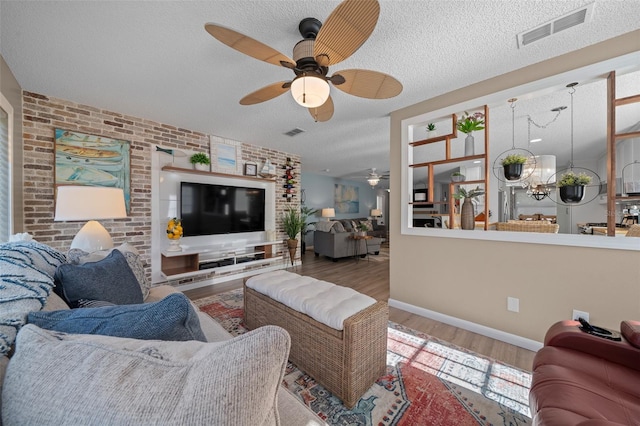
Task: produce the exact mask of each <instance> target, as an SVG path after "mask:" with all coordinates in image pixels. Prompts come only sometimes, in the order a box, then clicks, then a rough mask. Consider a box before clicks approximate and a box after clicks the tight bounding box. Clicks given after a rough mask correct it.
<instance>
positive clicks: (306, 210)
mask: <svg viewBox="0 0 640 426" xmlns="http://www.w3.org/2000/svg"><path fill="white" fill-rule="evenodd" d="M317 212H318V210H317V209H312V208H311V207H307V206H302V207H300V216H301V218H302V229H301V230H300V235H301V236H302V243H301V246H302V247H301V249H302V254H304V253H305V251H306V250H307V243H306V241H305V237H306V236H307V233H309V232H310V230H309V229H308V228H307V227H308V226H309V225H311V224H312V223H307V218H308V217H309V216H311V215H314V214H316V213H317ZM314 223H315V222H314Z"/></svg>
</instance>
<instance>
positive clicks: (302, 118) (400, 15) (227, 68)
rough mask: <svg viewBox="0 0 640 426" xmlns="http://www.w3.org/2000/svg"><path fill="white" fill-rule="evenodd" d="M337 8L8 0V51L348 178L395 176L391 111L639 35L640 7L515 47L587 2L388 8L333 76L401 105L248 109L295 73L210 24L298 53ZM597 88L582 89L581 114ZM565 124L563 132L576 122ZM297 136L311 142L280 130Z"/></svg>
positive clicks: (617, 7)
mask: <svg viewBox="0 0 640 426" xmlns="http://www.w3.org/2000/svg"><path fill="white" fill-rule="evenodd" d="M339 3H340V2H338V1H300V0H291V1H290V0H278V1H247V0H232V1H206V2H204V1H129V2H120V1H4V0H2V1H0V53H1V54H2V56H3V57H4V59H5V61H6V62H7V63H8V64H9V67H10V68H11V69H12V71H13V73H14V74H15V75H16V78H17V79H18V81H19V82H20V84H21V85H22V87H23V88H24V89H25V90H29V91H34V92H39V93H43V94H47V95H50V96H55V97H59V98H63V99H69V100H72V101H75V102H80V103H83V104H88V105H94V106H97V107H101V108H106V109H109V110H114V111H118V112H122V113H125V114H129V115H133V116H138V117H144V118H148V119H151V120H156V121H159V122H163V123H167V124H172V125H176V126H179V127H183V128H188V129H193V130H197V131H201V132H205V133H210V134H214V135H219V136H222V137H225V138H229V139H234V140H241V141H245V142H248V143H252V144H256V145H262V146H267V147H272V148H275V149H280V150H283V151H288V152H293V153H298V154H300V155H301V156H302V158H303V171H306V172H314V173H319V172H321V171H322V170H324V169H330V172H328V173H327V174H329V175H332V176H344V175H349V174H353V173H362V172H364V171H365V170H366V169H368V168H370V167H376V168H377V169H378V170H379V171H384V170H388V168H389V163H388V156H389V154H388V153H389V117H388V115H389V113H390V112H391V111H394V110H397V109H400V108H403V107H405V106H408V105H411V104H414V103H417V102H419V101H422V100H425V99H428V98H432V97H434V96H436V95H440V94H443V93H446V92H449V91H451V90H454V89H457V88H460V87H463V86H467V85H469V84H472V83H475V82H478V81H481V80H484V79H487V78H490V77H492V76H495V75H499V74H503V73H506V72H509V71H512V70H515V69H518V68H521V67H524V66H526V65H529V64H533V63H536V62H540V61H542V60H545V59H547V58H550V57H554V56H558V55H561V54H564V53H567V52H570V51H573V50H576V49H579V48H582V47H585V46H588V45H591V44H594V43H597V42H600V41H603V40H606V39H609V38H612V37H615V36H617V35H620V34H623V33H627V32H629V31H632V30H636V29H638V28H639V27H640V24H639V21H638V16H640V1H638V0H617V1H613V0H603V1H596V2H595V6H594V12H593V19H592V20H591V21H590V22H588V23H586V24H584V25H581V26H579V27H575V28H570V29H568V30H565V31H563V32H561V33H558V34H557V35H555V36H553V37H549V38H547V39H543V40H540V41H538V42H535V43H533V44H531V45H529V46H527V47H526V48H523V49H518V47H517V43H516V34H518V33H521V32H523V31H526V30H530V29H533V28H535V27H536V26H538V25H540V24H542V23H545V22H547V21H549V20H552V19H554V18H557V17H559V16H561V15H563V14H566V13H568V12H571V11H573V10H575V9H577V8H579V7H581V6H584V5H586V4H588V3H590V2H589V1H584V0H562V1H550V0H548V1H541V0H537V1H534V0H511V1H507V0H504V1H484V0H476V1H455V0H432V1H427V0H419V1H410V0H406V1H401V0H381V1H380V3H381V11H380V19H379V21H378V24H377V26H376V28H375V30H374V31H373V34H372V35H371V37H370V38H369V40H367V41H366V42H365V43H364V44H363V45H362V47H360V49H359V50H358V51H356V52H355V54H353V55H352V56H351V57H350V58H348V59H347V60H345V61H344V62H341V63H339V64H337V65H335V66H333V67H331V70H330V73H331V74H333V73H335V72H336V71H339V70H341V69H351V68H363V69H371V70H375V71H380V72H384V73H388V74H391V75H392V76H394V77H395V78H397V79H398V80H399V81H400V82H401V83H402V84H403V86H404V90H403V92H402V93H401V94H400V95H399V96H397V97H395V98H392V99H387V100H369V99H362V98H357V97H354V96H350V95H348V94H346V93H343V92H341V91H339V90H336V89H335V88H333V89H332V91H331V94H332V97H333V100H334V104H335V114H334V116H333V118H332V119H331V120H330V121H328V122H325V123H315V122H314V121H313V120H312V119H311V117H310V115H309V113H308V112H307V111H306V110H305V109H304V108H302V107H299V106H297V104H295V102H294V101H293V99H292V98H291V96H290V95H288V94H285V95H282V96H280V97H278V98H275V99H273V100H271V101H268V102H265V103H262V104H258V105H253V106H241V105H239V103H238V101H239V100H240V99H241V98H242V97H244V96H245V95H247V94H248V93H250V92H253V91H254V90H257V89H259V88H261V87H263V86H266V85H268V84H270V83H274V82H277V81H284V80H290V79H291V77H292V72H291V71H290V70H288V69H286V68H281V67H276V66H273V65H269V64H267V63H264V62H260V61H258V60H256V59H253V58H250V57H248V56H245V55H243V54H241V53H239V52H237V51H235V50H233V49H230V48H229V47H227V46H225V45H223V44H222V43H220V42H219V41H217V40H215V39H214V38H212V37H211V36H210V35H209V34H208V33H207V32H206V31H205V30H204V24H205V23H206V22H215V23H218V24H222V25H224V26H226V27H229V28H233V29H235V30H236V31H239V32H241V33H243V34H246V35H249V36H250V37H252V38H254V39H256V40H259V41H261V42H263V43H265V44H267V45H269V46H271V47H273V48H275V49H276V50H279V51H280V52H282V53H284V54H285V55H287V56H291V55H292V49H293V46H294V44H295V43H296V42H298V41H299V40H300V39H301V36H300V34H299V33H298V31H297V27H298V23H299V21H300V20H301V19H303V18H305V17H315V18H318V19H320V20H321V21H324V20H325V19H326V18H327V17H328V16H329V14H330V13H331V11H332V10H333V9H334V8H335V7H336V6H337V5H338V4H339ZM627 80H628V81H629V84H630V85H632V86H633V85H636V83H639V82H640V80H638V78H637V76H635V77H632V78H627ZM638 86H640V83H639V84H638ZM578 90H579V91H578V92H577V94H576V104H577V103H578V98H577V96H578V94H579V93H580V90H581V89H580V88H579V89H578ZM590 92H591V90H584V91H583V93H584V95H583V96H584V97H583V100H582V102H585V105H589V103H588V102H587V99H586V98H585V97H586V96H587V94H588V93H590ZM555 95H556V96H558V97H557V98H556V97H554V95H553V94H550V95H547V97H545V98H543V99H538V100H531V101H529V102H531V104H526V103H523V104H522V105H519V106H518V107H519V108H521V109H519V110H518V112H519V116H520V118H522V117H524V116H525V115H526V114H534V113H536V112H537V113H539V114H540V116H539V117H535V116H534V119H536V118H537V119H538V120H539V121H540V122H543V121H545V119H546V118H548V116H543V115H544V112H545V111H548V110H550V109H551V108H552V107H555V106H558V105H559V104H564V105H568V103H569V97H568V94H567V92H566V91H563V92H559V93H556V94H555ZM505 108H506V109H504V111H503V112H502V113H500V112H499V111H497V112H496V113H495V114H494V113H493V112H492V119H493V120H492V129H494V130H492V131H497V130H495V129H498V128H499V126H498V125H497V123H498V119H500V118H502V119H505V117H506V124H505V126H506V127H505V130H504V132H505V133H504V135H505V137H504V138H495V137H492V138H493V139H494V140H497V139H506V140H507V141H508V142H507V145H508V146H506V147H505V149H507V148H509V147H510V145H511V122H510V118H511V113H510V110H509V109H508V108H507V107H505ZM525 109H526V110H527V113H526V114H525V112H524V111H525ZM587 116H588V114H587ZM567 117H568V114H564V116H563V117H562V119H563V120H565V121H564V123H563V124H562V126H561V125H560V123H558V128H560V127H563V128H565V129H566V128H567V127H568V126H567V124H566V123H567V121H566V119H567ZM581 117H583V116H582V115H581ZM600 117H601V115H600V114H598V120H600ZM636 117H637V114H636ZM538 120H537V121H538ZM602 120H604V117H603V116H602ZM558 121H559V122H560V120H558ZM591 121H593V120H591ZM596 121H597V120H596ZM636 121H637V120H636ZM554 125H555V124H554ZM296 127H299V128H301V129H304V130H305V133H302V134H300V135H298V136H296V137H294V138H291V137H288V136H285V135H284V134H283V133H285V132H287V131H289V130H291V129H293V128H296ZM576 127H577V128H578V127H579V128H580V129H581V131H584V137H582V135H581V136H580V137H576V139H579V140H582V139H585V138H591V139H593V137H592V135H591V134H593V133H595V132H594V131H593V130H591V132H590V133H589V129H590V128H589V124H588V122H585V123H584V125H582V126H576ZM494 152H495V149H494Z"/></svg>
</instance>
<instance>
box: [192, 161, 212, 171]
mask: <svg viewBox="0 0 640 426" xmlns="http://www.w3.org/2000/svg"><path fill="white" fill-rule="evenodd" d="M193 167H194V168H195V169H196V170H200V171H202V172H208V171H209V165H208V164H202V163H194V165H193Z"/></svg>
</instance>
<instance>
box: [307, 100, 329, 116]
mask: <svg viewBox="0 0 640 426" xmlns="http://www.w3.org/2000/svg"><path fill="white" fill-rule="evenodd" d="M308 109H309V114H311V117H313V119H314V120H315V121H316V122H318V121H329V120H331V117H333V100H332V99H331V96H329V97H328V98H327V101H326V102H325V103H323V104H322V105H320V106H319V107H317V108H308Z"/></svg>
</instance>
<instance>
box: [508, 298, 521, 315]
mask: <svg viewBox="0 0 640 426" xmlns="http://www.w3.org/2000/svg"><path fill="white" fill-rule="evenodd" d="M507 310H508V311H511V312H520V299H517V298H515V297H507Z"/></svg>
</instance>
